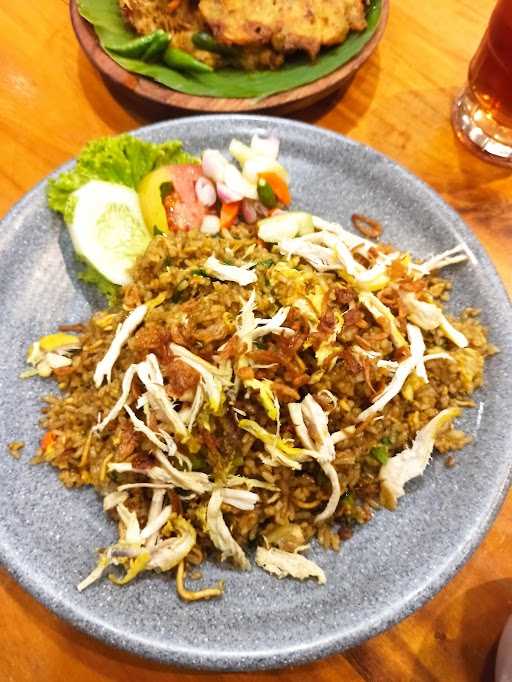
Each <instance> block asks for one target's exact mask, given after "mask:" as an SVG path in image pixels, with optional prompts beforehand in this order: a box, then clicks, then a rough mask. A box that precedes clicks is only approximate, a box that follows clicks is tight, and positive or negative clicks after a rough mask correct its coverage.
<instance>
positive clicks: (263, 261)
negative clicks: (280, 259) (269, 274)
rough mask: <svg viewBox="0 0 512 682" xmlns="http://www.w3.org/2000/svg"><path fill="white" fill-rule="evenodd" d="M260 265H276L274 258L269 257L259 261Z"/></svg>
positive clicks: (265, 266) (263, 266)
mask: <svg viewBox="0 0 512 682" xmlns="http://www.w3.org/2000/svg"><path fill="white" fill-rule="evenodd" d="M258 265H259V266H261V267H262V268H271V267H272V266H273V265H274V261H273V260H272V258H267V259H266V260H260V261H258Z"/></svg>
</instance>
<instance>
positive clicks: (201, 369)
mask: <svg viewBox="0 0 512 682" xmlns="http://www.w3.org/2000/svg"><path fill="white" fill-rule="evenodd" d="M170 349H171V351H172V352H173V354H174V355H176V356H177V357H178V358H180V359H181V360H183V362H185V363H186V364H187V365H189V367H192V369H195V370H196V372H197V373H198V374H199V375H200V376H201V382H202V386H203V388H204V391H205V393H206V395H207V396H208V402H209V404H210V407H211V409H212V410H213V412H214V413H215V414H218V413H219V411H220V409H221V407H222V403H223V399H224V392H223V389H224V387H227V386H230V385H231V365H226V366H224V367H222V368H219V367H215V365H212V364H211V363H210V362H206V360H203V358H201V357H199V355H194V353H191V352H190V351H189V350H187V349H186V348H184V347H183V346H178V344H176V343H171V345H170Z"/></svg>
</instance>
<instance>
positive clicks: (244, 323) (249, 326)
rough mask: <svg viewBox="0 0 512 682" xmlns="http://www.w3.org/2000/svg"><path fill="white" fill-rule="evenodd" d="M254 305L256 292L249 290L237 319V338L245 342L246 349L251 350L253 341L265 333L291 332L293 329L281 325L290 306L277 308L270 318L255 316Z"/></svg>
mask: <svg viewBox="0 0 512 682" xmlns="http://www.w3.org/2000/svg"><path fill="white" fill-rule="evenodd" d="M255 307H256V293H255V292H254V291H251V295H250V296H249V298H248V299H247V301H245V303H244V304H243V305H242V309H241V311H240V315H239V316H238V319H237V331H236V334H237V336H238V338H239V339H240V340H241V341H242V342H243V343H245V345H246V347H247V350H248V351H251V350H252V348H253V343H254V341H255V340H257V339H261V338H262V337H263V336H266V335H267V334H293V330H292V329H289V328H288V327H283V326H282V325H283V324H284V322H285V320H286V318H287V317H288V312H289V310H290V308H279V310H278V311H277V313H276V314H275V315H273V316H272V317H271V318H270V319H265V318H260V317H256V316H255V315H254V309H255Z"/></svg>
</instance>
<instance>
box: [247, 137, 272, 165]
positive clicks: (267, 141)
mask: <svg viewBox="0 0 512 682" xmlns="http://www.w3.org/2000/svg"><path fill="white" fill-rule="evenodd" d="M251 149H252V150H253V151H254V152H256V154H261V156H266V157H267V158H269V159H272V160H273V161H276V160H277V157H278V156H279V139H278V138H277V137H276V136H275V135H269V136H268V137H260V136H259V135H258V134H256V135H253V138H252V140H251Z"/></svg>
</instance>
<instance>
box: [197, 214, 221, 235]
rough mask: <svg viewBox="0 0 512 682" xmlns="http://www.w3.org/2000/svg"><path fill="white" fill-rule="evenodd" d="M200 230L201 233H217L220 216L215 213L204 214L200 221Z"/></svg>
mask: <svg viewBox="0 0 512 682" xmlns="http://www.w3.org/2000/svg"><path fill="white" fill-rule="evenodd" d="M201 232H202V233H203V234H210V235H214V234H218V233H219V232H220V218H219V217H218V216H216V215H205V217H204V218H203V222H202V223H201Z"/></svg>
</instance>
